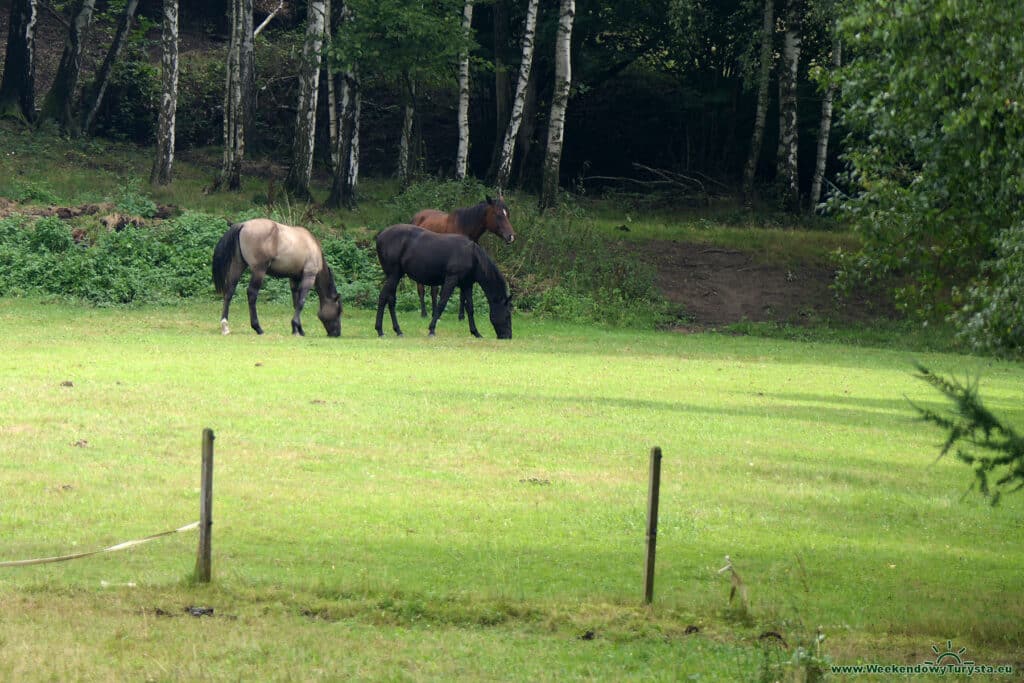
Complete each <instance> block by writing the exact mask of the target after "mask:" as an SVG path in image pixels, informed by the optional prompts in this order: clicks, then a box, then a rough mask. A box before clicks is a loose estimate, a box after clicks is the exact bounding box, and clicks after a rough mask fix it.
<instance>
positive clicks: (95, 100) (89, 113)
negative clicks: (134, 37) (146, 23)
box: [82, 0, 139, 135]
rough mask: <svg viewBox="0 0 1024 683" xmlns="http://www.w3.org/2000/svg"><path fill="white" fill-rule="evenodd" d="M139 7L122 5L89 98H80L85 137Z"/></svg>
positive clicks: (130, 0)
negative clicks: (115, 28) (122, 9)
mask: <svg viewBox="0 0 1024 683" xmlns="http://www.w3.org/2000/svg"><path fill="white" fill-rule="evenodd" d="M138 7H139V0H127V2H125V4H124V11H123V12H122V13H121V19H120V20H119V21H118V23H117V32H116V33H115V34H114V41H113V42H112V43H111V44H110V49H109V50H107V56H106V57H104V58H103V65H102V66H101V67H100V70H99V71H98V72H97V73H96V78H95V79H94V80H93V84H92V87H90V88H89V94H90V97H89V98H88V99H86V98H85V97H83V98H82V114H83V116H82V132H83V133H85V134H86V135H89V133H90V132H91V131H92V127H93V124H94V123H95V122H96V115H97V114H98V113H99V111H100V106H101V105H102V104H103V95H104V94H105V93H106V92H107V85H108V84H109V83H110V73H111V72H112V71H113V69H114V64H115V63H116V62H117V58H118V57H120V56H121V50H122V49H123V48H124V44H125V42H126V41H127V39H128V30H129V29H130V28H131V26H132V19H134V17H135V10H137V9H138Z"/></svg>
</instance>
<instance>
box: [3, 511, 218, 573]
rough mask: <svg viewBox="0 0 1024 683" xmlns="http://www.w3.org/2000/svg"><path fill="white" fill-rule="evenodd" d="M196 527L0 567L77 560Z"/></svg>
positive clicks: (194, 523)
mask: <svg viewBox="0 0 1024 683" xmlns="http://www.w3.org/2000/svg"><path fill="white" fill-rule="evenodd" d="M197 528H199V522H192V523H191V524H186V525H185V526H183V527H178V528H177V529H171V530H170V531H161V532H160V533H158V534H153V535H152V536H146V537H145V538H139V539H137V540H134V541H124V542H123V543H118V544H116V545H112V546H110V547H108V548H103V549H101V550H92V551H89V552H86V553H74V554H73V555H59V556H57V557H40V558H37V559H34V560H11V561H9V562H0V567H27V566H29V565H33V564H49V563H50V562H66V561H68V560H79V559H81V558H83V557H91V556H93V555H99V554H100V553H112V552H116V551H118V550H125V549H127V548H131V547H132V546H136V545H141V544H143V543H148V542H149V541H152V540H153V539H156V538H160V537H161V536H169V535H170V534H177V533H181V532H182V531H191V530H192V529H197Z"/></svg>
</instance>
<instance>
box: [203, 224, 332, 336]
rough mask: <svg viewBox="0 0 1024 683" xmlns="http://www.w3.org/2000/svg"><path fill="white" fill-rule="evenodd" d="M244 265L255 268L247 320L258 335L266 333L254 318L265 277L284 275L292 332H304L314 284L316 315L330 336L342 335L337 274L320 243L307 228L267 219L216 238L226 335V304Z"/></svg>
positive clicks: (218, 287)
mask: <svg viewBox="0 0 1024 683" xmlns="http://www.w3.org/2000/svg"><path fill="white" fill-rule="evenodd" d="M246 267H248V268H249V270H251V271H252V277H251V278H250V279H249V289H248V295H249V322H250V324H251V325H252V329H254V330H256V334H263V328H262V327H260V321H259V318H257V317H256V297H257V296H259V293H260V287H261V286H262V285H263V278H264V277H265V276H267V275H271V276H273V277H286V278H288V279H290V280H291V284H292V304H293V305H294V306H295V315H294V316H292V334H298V335H303V334H305V332H304V331H303V329H302V320H301V319H300V316H301V315H302V307H303V306H305V304H306V296H307V295H308V294H309V290H310V289H312V288H313V287H314V286H315V287H316V292H317V294H318V295H319V296H320V311H319V312H318V313H317V317H318V318H320V322H322V323H323V324H324V329H325V330H327V336H329V337H338V336H341V296H340V295H339V294H338V289H337V287H336V285H335V284H334V273H332V272H331V269H330V268H329V267H328V265H327V261H326V260H325V259H324V253H323V250H322V249H321V248H320V242H318V241H317V239H316V237H313V235H312V233H310V232H309V230H306V229H305V228H301V227H297V226H291V225H284V224H283V223H276V222H274V221H272V220H269V219H266V218H254V219H253V220H250V221H245V222H244V223H235V224H234V225H232V226H231V227H230V228H228V231H227V232H225V233H224V236H223V237H221V238H220V241H219V242H217V246H216V247H215V248H214V250H213V285H214V288H215V289H216V291H217V293H218V294H220V293H223V294H224V311H223V313H222V314H221V319H220V328H221V332H222V333H223V334H228V333H230V332H231V330H230V329H228V308H229V307H230V306H231V297H233V296H234V295H235V287H236V286H237V285H238V280H239V278H241V277H242V273H244V272H245V269H246Z"/></svg>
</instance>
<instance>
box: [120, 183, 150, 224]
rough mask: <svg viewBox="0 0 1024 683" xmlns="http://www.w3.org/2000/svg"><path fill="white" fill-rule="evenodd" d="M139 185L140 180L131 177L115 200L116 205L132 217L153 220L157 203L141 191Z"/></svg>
mask: <svg viewBox="0 0 1024 683" xmlns="http://www.w3.org/2000/svg"><path fill="white" fill-rule="evenodd" d="M139 184H140V183H139V179H138V178H135V177H131V178H128V179H126V180H125V182H124V185H123V186H122V187H121V190H120V192H119V193H118V195H117V197H116V198H115V202H114V204H115V206H117V208H118V210H120V211H123V212H125V213H128V214H131V215H132V216H141V217H142V218H152V217H153V216H155V215H156V210H157V208H156V202H154V201H153V200H152V199H150V198H149V197H147V196H146V194H145V193H143V192H142V191H141V190H140V189H139Z"/></svg>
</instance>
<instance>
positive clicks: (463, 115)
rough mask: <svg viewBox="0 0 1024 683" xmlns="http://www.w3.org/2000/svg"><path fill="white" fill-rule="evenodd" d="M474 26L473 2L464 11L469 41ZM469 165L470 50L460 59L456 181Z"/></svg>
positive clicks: (463, 25)
mask: <svg viewBox="0 0 1024 683" xmlns="http://www.w3.org/2000/svg"><path fill="white" fill-rule="evenodd" d="M472 24H473V0H466V4H465V6H464V7H463V10H462V34H463V36H464V37H466V38H467V39H468V38H469V33H470V30H471V28H472ZM468 163H469V50H466V52H464V53H463V54H462V56H461V58H460V59H459V149H458V152H457V153H456V155H455V179H456V180H462V179H464V178H465V177H466V166H467V164H468Z"/></svg>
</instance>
